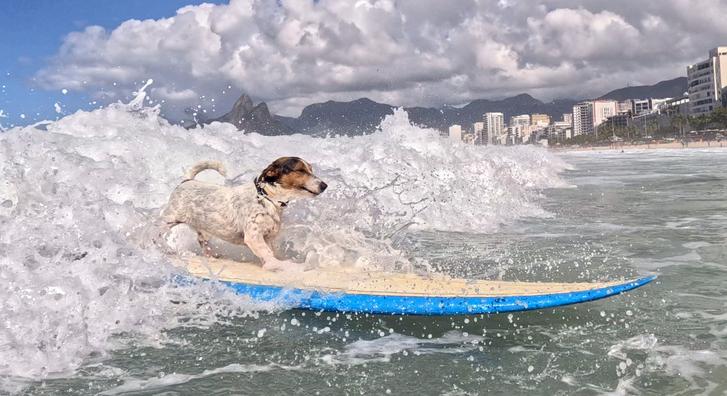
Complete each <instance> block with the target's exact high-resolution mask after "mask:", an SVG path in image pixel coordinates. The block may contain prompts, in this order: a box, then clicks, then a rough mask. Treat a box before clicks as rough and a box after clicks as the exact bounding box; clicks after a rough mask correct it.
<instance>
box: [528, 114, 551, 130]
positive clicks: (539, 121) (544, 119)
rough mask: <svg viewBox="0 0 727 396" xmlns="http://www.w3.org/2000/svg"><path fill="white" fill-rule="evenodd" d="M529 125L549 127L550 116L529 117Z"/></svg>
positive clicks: (534, 115) (537, 115)
mask: <svg viewBox="0 0 727 396" xmlns="http://www.w3.org/2000/svg"><path fill="white" fill-rule="evenodd" d="M530 123H531V124H532V125H537V126H542V127H546V126H548V125H550V116H549V115H547V114H533V115H531V116H530Z"/></svg>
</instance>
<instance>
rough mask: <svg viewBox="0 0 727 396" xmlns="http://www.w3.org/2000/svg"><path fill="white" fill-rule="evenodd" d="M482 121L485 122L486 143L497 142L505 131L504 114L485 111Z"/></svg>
mask: <svg viewBox="0 0 727 396" xmlns="http://www.w3.org/2000/svg"><path fill="white" fill-rule="evenodd" d="M483 121H484V122H485V133H486V134H487V139H486V141H487V144H492V143H494V142H499V141H500V140H501V139H500V137H501V136H502V135H504V132H505V116H504V115H503V114H502V113H498V112H492V113H485V115H484V117H483Z"/></svg>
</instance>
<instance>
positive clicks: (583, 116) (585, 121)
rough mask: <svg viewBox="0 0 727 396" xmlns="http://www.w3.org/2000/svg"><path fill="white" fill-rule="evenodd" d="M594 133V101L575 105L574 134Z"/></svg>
mask: <svg viewBox="0 0 727 396" xmlns="http://www.w3.org/2000/svg"><path fill="white" fill-rule="evenodd" d="M590 133H593V102H581V103H578V104H576V105H575V106H573V136H578V135H587V134H590Z"/></svg>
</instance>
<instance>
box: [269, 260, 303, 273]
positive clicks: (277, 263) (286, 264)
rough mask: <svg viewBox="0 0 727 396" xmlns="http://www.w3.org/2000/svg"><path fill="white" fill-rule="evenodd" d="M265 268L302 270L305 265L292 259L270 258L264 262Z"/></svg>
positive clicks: (271, 269)
mask: <svg viewBox="0 0 727 396" xmlns="http://www.w3.org/2000/svg"><path fill="white" fill-rule="evenodd" d="M263 269H266V270H268V271H294V272H302V271H303V270H304V269H305V267H304V266H303V265H302V264H298V263H294V262H292V261H290V260H268V261H266V262H265V264H263Z"/></svg>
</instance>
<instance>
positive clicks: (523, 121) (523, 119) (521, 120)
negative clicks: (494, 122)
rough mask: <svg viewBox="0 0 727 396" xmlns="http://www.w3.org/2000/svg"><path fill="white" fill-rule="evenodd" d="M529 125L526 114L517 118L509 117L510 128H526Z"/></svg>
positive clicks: (528, 117)
mask: <svg viewBox="0 0 727 396" xmlns="http://www.w3.org/2000/svg"><path fill="white" fill-rule="evenodd" d="M528 125H530V116H529V115H528V114H521V115H518V116H512V117H510V126H511V127H516V126H528Z"/></svg>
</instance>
